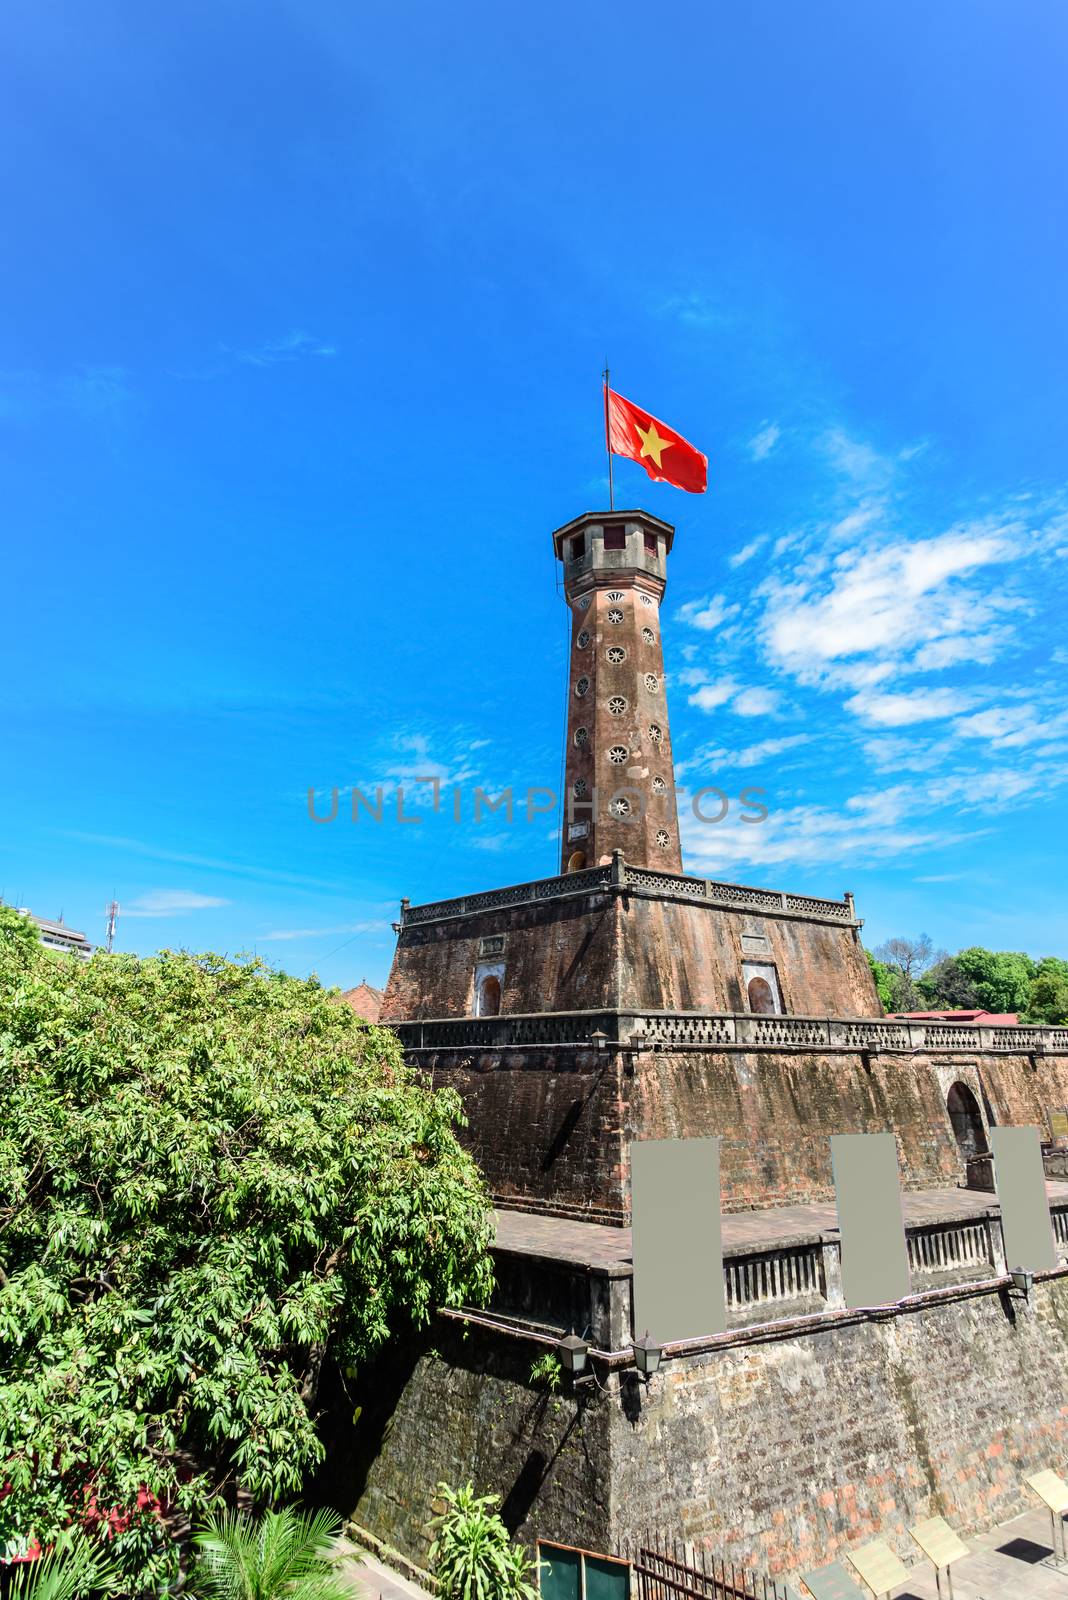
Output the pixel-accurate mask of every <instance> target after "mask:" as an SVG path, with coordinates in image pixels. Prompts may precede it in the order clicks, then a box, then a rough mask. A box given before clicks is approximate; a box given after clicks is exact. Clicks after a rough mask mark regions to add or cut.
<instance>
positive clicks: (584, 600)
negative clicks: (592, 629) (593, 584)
mask: <svg viewBox="0 0 1068 1600" xmlns="http://www.w3.org/2000/svg"><path fill="white" fill-rule="evenodd" d="M578 608H579V610H580V611H588V610H589V608H590V597H589V595H588V594H584V595H580V596H579V602H578Z"/></svg>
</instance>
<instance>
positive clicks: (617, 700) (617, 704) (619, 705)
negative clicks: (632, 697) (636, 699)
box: [608, 694, 627, 717]
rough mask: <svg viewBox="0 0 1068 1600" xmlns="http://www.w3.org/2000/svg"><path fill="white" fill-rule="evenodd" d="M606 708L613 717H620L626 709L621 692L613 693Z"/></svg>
mask: <svg viewBox="0 0 1068 1600" xmlns="http://www.w3.org/2000/svg"><path fill="white" fill-rule="evenodd" d="M608 709H609V711H610V712H611V713H612V715H613V716H614V717H621V716H622V715H623V713H624V711H626V709H627V702H626V701H625V700H624V698H623V696H622V695H621V694H614V695H613V696H612V698H611V700H609V702H608Z"/></svg>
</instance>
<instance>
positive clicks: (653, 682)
mask: <svg viewBox="0 0 1068 1600" xmlns="http://www.w3.org/2000/svg"><path fill="white" fill-rule="evenodd" d="M645 687H646V688H647V689H648V691H649V693H650V694H656V692H657V691H658V689H659V688H660V679H659V678H658V677H657V675H656V673H655V672H647V673H646V674H645Z"/></svg>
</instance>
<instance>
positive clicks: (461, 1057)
mask: <svg viewBox="0 0 1068 1600" xmlns="http://www.w3.org/2000/svg"><path fill="white" fill-rule="evenodd" d="M416 1059H418V1060H419V1061H420V1064H421V1065H422V1066H423V1067H425V1068H429V1069H430V1070H431V1071H432V1073H433V1081H434V1083H435V1085H436V1086H439V1087H440V1086H441V1085H444V1084H450V1085H452V1086H453V1087H454V1088H456V1089H458V1090H459V1092H460V1094H461V1096H462V1098H463V1100H464V1104H465V1108H466V1111H467V1115H468V1117H469V1119H470V1123H469V1126H468V1128H466V1129H464V1130H462V1132H461V1134H460V1137H461V1139H462V1140H463V1142H464V1143H465V1144H466V1145H467V1146H468V1147H469V1148H470V1149H471V1150H472V1151H473V1153H474V1154H475V1156H476V1158H477V1160H478V1162H479V1164H480V1166H481V1167H482V1170H483V1172H484V1173H485V1175H486V1180H487V1182H488V1184H489V1186H490V1189H491V1191H492V1192H493V1194H494V1196H495V1197H496V1199H497V1200H498V1202H499V1203H501V1204H504V1205H510V1206H514V1207H517V1208H519V1209H529V1210H534V1211H544V1212H550V1213H552V1212H555V1213H558V1214H562V1215H572V1216H587V1217H589V1218H591V1219H595V1220H603V1221H615V1222H623V1221H625V1220H626V1219H627V1218H628V1217H629V1192H628V1176H627V1165H626V1160H627V1157H626V1151H627V1145H628V1143H629V1141H630V1140H631V1139H666V1138H677V1139H693V1138H700V1137H705V1136H710V1135H719V1136H720V1138H721V1139H722V1141H723V1142H722V1145H721V1149H720V1177H721V1185H722V1195H723V1207H724V1210H726V1211H740V1210H751V1209H759V1208H761V1207H764V1206H778V1205H795V1204H805V1203H808V1202H810V1201H820V1200H822V1201H830V1200H832V1199H833V1193H834V1189H833V1181H832V1175H831V1157H830V1146H829V1143H828V1140H829V1139H830V1136H831V1135H832V1134H835V1133H884V1132H886V1130H887V1129H892V1130H893V1132H894V1133H895V1135H896V1137H897V1144H898V1159H899V1163H900V1170H901V1181H902V1186H903V1187H904V1188H906V1189H923V1188H931V1187H939V1186H945V1185H954V1184H957V1183H963V1182H964V1179H965V1168H964V1162H963V1157H962V1155H961V1151H960V1149H959V1147H958V1144H957V1140H956V1137H955V1135H954V1131H953V1127H952V1125H951V1123H950V1119H949V1113H948V1111H947V1108H946V1097H947V1094H948V1092H949V1089H950V1087H951V1086H952V1084H954V1083H957V1082H960V1083H964V1084H966V1085H967V1086H968V1087H969V1088H970V1089H971V1090H972V1092H973V1094H974V1095H975V1098H976V1100H977V1101H978V1102H979V1103H980V1105H982V1103H983V1097H984V1095H985V1096H986V1099H987V1101H988V1104H989V1107H990V1110H991V1111H992V1112H993V1114H994V1118H995V1120H996V1122H998V1123H1004V1124H1008V1125H1013V1126H1017V1127H1021V1126H1028V1125H1031V1124H1033V1125H1036V1126H1038V1127H1040V1128H1042V1127H1045V1126H1046V1123H1047V1120H1048V1112H1049V1109H1050V1108H1051V1107H1060V1106H1064V1105H1068V1057H1066V1056H1047V1057H1036V1058H1032V1057H1029V1056H1025V1055H1019V1056H1017V1055H991V1054H975V1055H959V1056H958V1055H952V1054H947V1055H930V1056H928V1055H920V1056H910V1055H905V1054H889V1053H876V1054H874V1055H871V1056H869V1055H866V1054H865V1053H863V1052H860V1051H833V1052H826V1053H821V1052H818V1051H807V1050H796V1049H791V1050H786V1049H783V1050H778V1051H776V1050H762V1051H754V1052H749V1051H742V1050H723V1051H711V1050H693V1051H687V1050H673V1051H664V1052H659V1051H658V1052H655V1053H654V1052H646V1053H644V1054H641V1055H638V1056H636V1057H631V1056H630V1054H629V1052H628V1053H627V1054H623V1053H619V1052H616V1051H614V1050H609V1051H606V1052H605V1053H604V1055H603V1057H598V1056H597V1054H596V1053H595V1052H593V1051H591V1050H588V1049H586V1050H571V1051H564V1050H559V1051H553V1050H551V1049H547V1048H537V1049H528V1050H522V1049H515V1050H464V1051H453V1050H445V1051H429V1052H425V1053H420V1055H419V1056H418V1057H417V1058H416ZM987 1120H988V1119H987Z"/></svg>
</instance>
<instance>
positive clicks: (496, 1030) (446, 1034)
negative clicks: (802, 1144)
mask: <svg viewBox="0 0 1068 1600" xmlns="http://www.w3.org/2000/svg"><path fill="white" fill-rule="evenodd" d="M388 1026H390V1027H392V1028H394V1029H395V1031H396V1032H397V1033H398V1034H399V1035H400V1038H401V1040H402V1042H403V1043H404V1044H405V1045H406V1046H408V1048H409V1049H424V1050H426V1049H434V1050H449V1049H460V1048H463V1047H464V1046H469V1045H470V1046H481V1047H484V1048H487V1049H506V1048H521V1047H524V1046H539V1045H564V1044H566V1045H576V1046H586V1047H588V1048H590V1049H592V1048H593V1047H594V1041H593V1037H592V1036H593V1035H594V1034H595V1033H602V1034H604V1035H605V1037H606V1039H607V1041H608V1042H609V1043H610V1044H611V1045H613V1046H615V1047H618V1048H623V1049H628V1050H636V1051H643V1050H673V1049H677V1050H683V1051H684V1050H687V1049H707V1048H715V1047H717V1046H722V1047H726V1048H733V1049H752V1050H762V1049H769V1048H770V1049H786V1050H790V1049H807V1050H813V1049H815V1050H848V1051H852V1052H856V1051H858V1050H862V1051H867V1052H878V1051H887V1052H891V1053H892V1052H904V1053H915V1052H928V1051H934V1052H939V1051H951V1052H957V1051H961V1050H975V1051H982V1052H984V1053H985V1052H997V1053H1001V1054H1010V1055H1034V1054H1043V1053H1050V1054H1062V1055H1063V1054H1068V1028H1045V1027H1016V1028H996V1027H995V1028H986V1027H982V1028H968V1027H956V1026H947V1025H945V1024H942V1023H931V1022H911V1021H910V1022H904V1021H895V1020H893V1019H890V1018H887V1019H886V1020H885V1021H882V1022H880V1021H877V1020H876V1019H874V1018H871V1019H869V1018H866V1017H785V1016H754V1015H752V1014H751V1013H749V1012H712V1011H629V1010H606V1011H596V1012H594V1011H542V1012H529V1013H517V1014H512V1015H507V1014H505V1015H503V1016H496V1017H429V1018H427V1019H425V1020H423V1021H416V1020H409V1021H404V1022H393V1023H389V1024H388Z"/></svg>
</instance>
